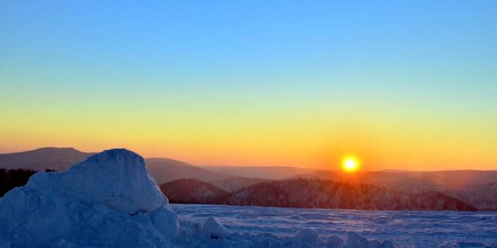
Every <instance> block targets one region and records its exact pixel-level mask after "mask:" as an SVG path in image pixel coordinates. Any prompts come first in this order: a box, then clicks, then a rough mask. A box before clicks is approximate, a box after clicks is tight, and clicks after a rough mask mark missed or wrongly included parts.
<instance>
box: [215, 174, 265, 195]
mask: <svg viewBox="0 0 497 248" xmlns="http://www.w3.org/2000/svg"><path fill="white" fill-rule="evenodd" d="M270 181H272V180H269V179H260V178H248V177H234V178H227V179H222V180H217V181H210V182H209V183H210V184H212V185H214V186H216V187H219V188H221V189H223V190H226V191H228V192H234V191H237V190H240V189H242V188H245V187H248V186H250V185H254V184H258V183H265V182H270Z"/></svg>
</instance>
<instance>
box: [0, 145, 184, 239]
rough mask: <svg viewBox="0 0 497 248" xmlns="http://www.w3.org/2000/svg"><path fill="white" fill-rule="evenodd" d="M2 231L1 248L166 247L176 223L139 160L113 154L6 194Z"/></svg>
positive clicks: (43, 175)
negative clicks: (10, 247)
mask: <svg viewBox="0 0 497 248" xmlns="http://www.w3.org/2000/svg"><path fill="white" fill-rule="evenodd" d="M0 230H1V231H0V239H2V240H3V242H4V244H5V246H2V247H9V246H8V245H10V246H12V247H57V246H60V247H84V246H95V247H106V246H110V245H114V246H115V247H170V246H171V245H170V241H171V240H172V239H174V238H175V236H176V235H177V233H178V218H177V215H176V214H175V213H174V212H173V211H171V210H170V209H169V208H168V201H167V198H166V197H164V195H163V194H162V193H161V191H160V190H159V189H158V187H157V185H156V183H155V181H154V180H153V179H152V178H151V176H150V173H149V172H148V170H147V168H146V166H145V163H144V161H143V158H141V157H140V156H139V155H137V154H135V153H133V152H130V151H127V150H124V149H115V150H109V151H105V152H102V153H100V154H97V155H94V156H92V157H90V158H88V159H87V160H86V161H84V162H81V163H79V164H76V165H74V166H73V167H71V168H70V169H69V170H67V171H64V172H51V173H43V172H41V173H37V174H36V175H34V176H33V177H32V178H31V179H30V180H29V182H28V184H27V185H26V186H24V187H20V188H16V189H14V190H12V191H10V192H9V193H8V194H6V195H5V196H4V197H3V198H2V199H1V201H0ZM0 246H1V245H0Z"/></svg>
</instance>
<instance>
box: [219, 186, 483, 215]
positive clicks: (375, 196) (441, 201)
mask: <svg viewBox="0 0 497 248" xmlns="http://www.w3.org/2000/svg"><path fill="white" fill-rule="evenodd" d="M223 203H225V204H229V205H242V206H245V205H249V206H272V207H299V208H340V209H361V210H462V211H470V210H475V208H473V207H472V206H470V205H468V204H466V203H464V202H462V201H459V200H457V199H454V198H451V197H449V196H446V195H444V194H441V193H436V192H428V193H421V194H407V193H403V192H397V191H393V190H388V189H384V188H381V187H376V186H372V185H365V184H348V183H337V182H332V181H326V180H309V179H290V180H283V181H275V182H268V183H260V184H256V185H252V186H249V187H246V188H243V189H241V190H239V191H237V192H235V193H233V194H231V195H230V196H229V197H227V198H226V199H225V200H224V202H223Z"/></svg>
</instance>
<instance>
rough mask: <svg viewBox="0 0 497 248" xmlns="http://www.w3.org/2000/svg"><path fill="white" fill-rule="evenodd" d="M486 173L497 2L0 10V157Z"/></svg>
mask: <svg viewBox="0 0 497 248" xmlns="http://www.w3.org/2000/svg"><path fill="white" fill-rule="evenodd" d="M43 146H58V147H68V146H71V147H75V148H77V149H80V150H83V151H100V150H103V149H107V148H112V147H126V148H129V149H132V150H134V151H136V152H138V153H140V154H142V155H143V156H145V157H152V156H154V157H171V158H175V159H179V160H184V161H187V162H191V163H194V164H231V165H277V166H301V167H320V168H330V169H335V168H338V164H337V162H338V161H339V160H340V158H341V157H343V156H345V155H347V154H356V155H357V156H358V157H359V158H360V159H361V160H362V163H363V167H364V168H365V169H368V170H378V169H411V170H445V169H497V1H494V0H471V1H469V0H465V1H458V0H445V1H437V0H428V1H420V0H412V1H287V0H281V1H256V0H250V1H228V0H225V1H187V0H161V1H139V2H138V1H100V0H98V1H97V0H84V1H82V0H74V1H67V0H55V1H26V0H2V1H0V153H6V152H14V151H22V150H28V149H34V148H38V147H43Z"/></svg>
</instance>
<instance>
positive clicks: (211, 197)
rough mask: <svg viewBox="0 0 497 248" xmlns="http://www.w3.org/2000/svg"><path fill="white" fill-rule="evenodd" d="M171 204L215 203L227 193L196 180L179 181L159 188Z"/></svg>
mask: <svg viewBox="0 0 497 248" xmlns="http://www.w3.org/2000/svg"><path fill="white" fill-rule="evenodd" d="M160 189H161V190H162V192H163V193H164V194H165V195H166V196H167V198H168V199H169V202H171V203H202V204H205V203H217V202H219V201H220V199H221V198H222V197H224V196H226V195H227V194H228V192H226V191H224V190H222V189H220V188H218V187H216V186H213V185H211V184H209V183H206V182H202V181H199V180H196V179H179V180H175V181H172V182H168V183H164V184H162V185H161V186H160Z"/></svg>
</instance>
